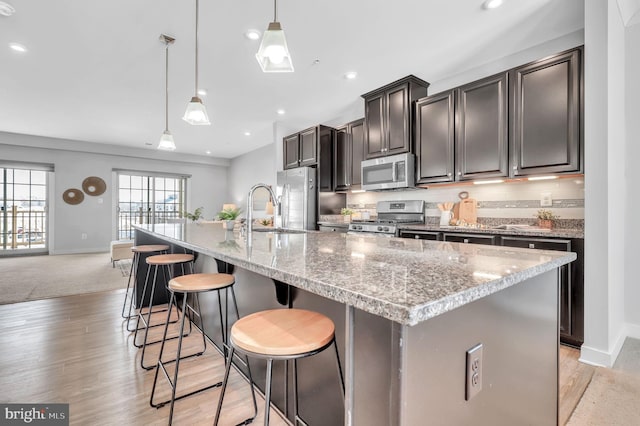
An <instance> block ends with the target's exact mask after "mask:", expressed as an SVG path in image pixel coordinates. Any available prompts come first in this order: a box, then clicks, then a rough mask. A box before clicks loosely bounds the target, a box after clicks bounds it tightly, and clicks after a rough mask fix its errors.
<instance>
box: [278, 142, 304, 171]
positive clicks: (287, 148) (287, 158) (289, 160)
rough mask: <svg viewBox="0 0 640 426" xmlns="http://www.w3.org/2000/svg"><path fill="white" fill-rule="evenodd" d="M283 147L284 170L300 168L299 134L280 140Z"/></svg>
mask: <svg viewBox="0 0 640 426" xmlns="http://www.w3.org/2000/svg"><path fill="white" fill-rule="evenodd" d="M282 145H283V147H284V157H283V158H284V164H283V166H284V169H285V170H286V169H293V168H294V167H298V166H300V154H299V153H300V142H299V134H298V133H296V134H294V135H289V136H287V137H285V138H284V139H283V140H282Z"/></svg>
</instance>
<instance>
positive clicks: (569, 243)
mask: <svg viewBox="0 0 640 426" xmlns="http://www.w3.org/2000/svg"><path fill="white" fill-rule="evenodd" d="M501 240H502V245H503V246H508V247H522V248H530V249H539V250H557V251H573V252H576V253H577V254H578V259H576V261H575V262H571V263H570V264H568V265H564V266H562V267H560V340H561V341H562V342H563V343H567V344H570V345H573V346H580V345H581V344H582V342H583V341H584V295H583V288H584V277H583V275H582V271H583V269H584V263H583V259H584V258H583V251H584V250H583V248H584V242H583V240H563V239H549V238H528V237H508V236H505V237H502V238H501Z"/></svg>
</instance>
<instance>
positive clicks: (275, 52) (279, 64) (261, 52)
mask: <svg viewBox="0 0 640 426" xmlns="http://www.w3.org/2000/svg"><path fill="white" fill-rule="evenodd" d="M256 59H257V60H258V63H259V64H260V68H262V71H263V72H293V62H291V55H290V54H289V48H288V47H287V40H286V39H285V37H284V31H283V30H282V27H281V26H280V22H271V23H269V27H268V28H267V30H266V31H265V32H264V34H263V35H262V42H261V43H260V49H258V53H256Z"/></svg>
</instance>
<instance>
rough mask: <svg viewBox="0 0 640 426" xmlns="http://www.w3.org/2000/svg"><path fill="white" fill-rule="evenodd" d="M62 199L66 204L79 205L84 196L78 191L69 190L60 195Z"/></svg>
mask: <svg viewBox="0 0 640 426" xmlns="http://www.w3.org/2000/svg"><path fill="white" fill-rule="evenodd" d="M62 199H63V200H64V202H65V203H67V204H72V205H75V204H80V203H81V202H82V200H84V194H83V193H82V191H80V190H79V189H76V188H69V189H67V190H66V191H64V192H63V193H62Z"/></svg>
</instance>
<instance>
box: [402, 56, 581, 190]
mask: <svg viewBox="0 0 640 426" xmlns="http://www.w3.org/2000/svg"><path fill="white" fill-rule="evenodd" d="M581 54H582V49H573V50H571V51H568V52H564V53H560V54H558V55H555V56H553V57H550V58H547V59H544V60H540V61H536V62H532V63H530V64H527V65H523V66H521V67H518V68H514V69H512V70H510V71H508V72H504V73H500V74H496V75H494V76H491V77H487V78H484V79H482V80H478V81H475V82H473V83H469V84H467V85H464V86H461V87H457V88H454V89H452V90H449V91H447V92H443V93H439V94H436V95H432V96H428V97H425V98H422V99H419V100H417V101H416V103H415V108H414V110H415V111H414V113H415V119H416V122H415V140H416V146H415V151H416V155H417V158H416V164H417V166H416V183H417V184H431V183H439V182H453V181H465V180H474V179H483V178H495V177H519V176H528V175H539V174H548V173H554V174H555V173H572V172H573V173H582V171H583V170H582V163H583V161H582V156H583V153H582V124H581V119H580V117H581V116H582V109H583V100H582V78H581V76H582V65H581Z"/></svg>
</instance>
